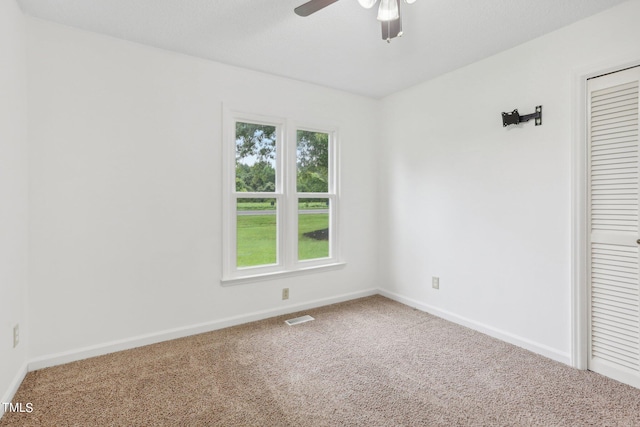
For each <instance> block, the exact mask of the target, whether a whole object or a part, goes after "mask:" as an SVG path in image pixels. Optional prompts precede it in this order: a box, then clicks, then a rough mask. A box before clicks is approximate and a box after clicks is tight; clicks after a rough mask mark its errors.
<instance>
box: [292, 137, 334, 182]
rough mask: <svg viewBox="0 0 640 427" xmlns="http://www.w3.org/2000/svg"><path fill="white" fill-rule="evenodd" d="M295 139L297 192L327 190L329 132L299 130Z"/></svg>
mask: <svg viewBox="0 0 640 427" xmlns="http://www.w3.org/2000/svg"><path fill="white" fill-rule="evenodd" d="M296 139H297V150H296V151H297V168H298V174H297V189H298V192H300V193H326V192H328V191H329V134H328V133H322V132H310V131H306V130H299V131H298V132H297V138H296Z"/></svg>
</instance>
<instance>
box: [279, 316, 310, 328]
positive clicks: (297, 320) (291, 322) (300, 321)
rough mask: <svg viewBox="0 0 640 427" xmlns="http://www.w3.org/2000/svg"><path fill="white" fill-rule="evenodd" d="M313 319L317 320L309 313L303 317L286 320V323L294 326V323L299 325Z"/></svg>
mask: <svg viewBox="0 0 640 427" xmlns="http://www.w3.org/2000/svg"><path fill="white" fill-rule="evenodd" d="M311 320H315V319H314V318H313V317H311V316H309V315H306V316H302V317H296V318H295V319H289V320H285V321H284V323H286V324H287V325H289V326H293V325H299V324H300V323H304V322H309V321H311Z"/></svg>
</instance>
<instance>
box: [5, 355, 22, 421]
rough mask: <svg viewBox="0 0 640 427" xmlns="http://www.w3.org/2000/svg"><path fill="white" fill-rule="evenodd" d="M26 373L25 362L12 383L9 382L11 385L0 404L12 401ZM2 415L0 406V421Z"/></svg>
mask: <svg viewBox="0 0 640 427" xmlns="http://www.w3.org/2000/svg"><path fill="white" fill-rule="evenodd" d="M27 372H28V365H27V363H26V362H25V363H24V364H23V365H22V366H21V367H20V369H19V370H18V372H17V373H16V376H15V377H14V378H13V381H11V384H9V388H8V389H7V390H6V391H5V393H4V396H2V400H0V403H9V402H11V401H13V396H15V394H16V392H17V391H18V388H20V384H22V381H24V377H26V376H27ZM3 415H4V406H0V419H2V416H3Z"/></svg>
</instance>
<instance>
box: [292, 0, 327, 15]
mask: <svg viewBox="0 0 640 427" xmlns="http://www.w3.org/2000/svg"><path fill="white" fill-rule="evenodd" d="M337 1H338V0H311V1H308V2H306V3H305V4H303V5H300V6H298V7H296V8H295V9H293V11H294V12H295V13H296V15H298V16H309V15H311V14H312V13H315V12H317V11H319V10H320V9H324V8H325V7H327V6H329V5H330V4H333V3H335V2H337Z"/></svg>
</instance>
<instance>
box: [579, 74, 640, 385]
mask: <svg viewBox="0 0 640 427" xmlns="http://www.w3.org/2000/svg"><path fill="white" fill-rule="evenodd" d="M639 81H640V68H633V69H629V70H625V71H620V72H617V73H613V74H609V75H606V76H602V77H598V78H595V79H591V80H589V84H588V94H589V103H588V109H589V110H588V112H589V119H588V123H589V131H588V139H589V150H588V152H589V185H588V188H589V228H590V242H589V264H590V265H589V267H590V280H589V284H588V286H589V295H590V298H589V305H590V306H589V336H590V340H589V369H591V370H593V371H596V372H599V373H601V374H603V375H607V376H609V377H611V378H615V379H617V380H619V381H622V382H625V383H627V384H631V385H633V386H635V387H640V301H639V293H638V283H639V276H638V274H639V270H638V266H639V258H638V253H639V251H638V248H639V247H640V246H639V244H638V239H640V231H639V229H638V167H639V163H638V82H639Z"/></svg>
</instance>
